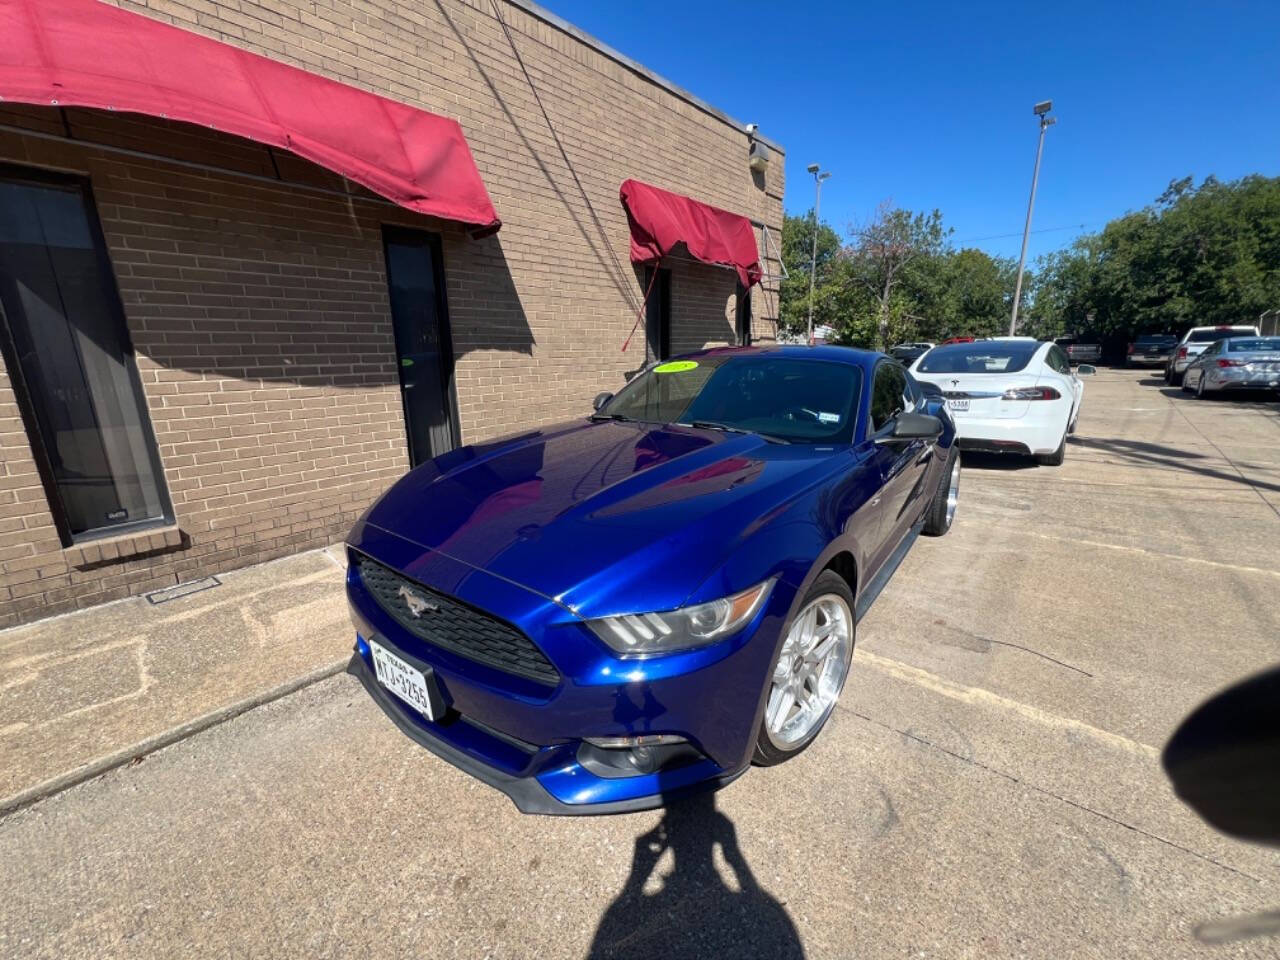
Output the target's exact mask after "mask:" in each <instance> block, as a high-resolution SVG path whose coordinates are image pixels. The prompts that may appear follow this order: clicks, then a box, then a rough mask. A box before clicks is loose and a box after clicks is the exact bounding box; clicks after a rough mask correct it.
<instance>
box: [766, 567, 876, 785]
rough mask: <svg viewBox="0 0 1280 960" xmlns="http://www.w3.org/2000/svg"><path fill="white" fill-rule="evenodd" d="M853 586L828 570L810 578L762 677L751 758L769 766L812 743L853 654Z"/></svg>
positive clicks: (823, 723)
mask: <svg viewBox="0 0 1280 960" xmlns="http://www.w3.org/2000/svg"><path fill="white" fill-rule="evenodd" d="M854 628H855V624H854V619H853V591H852V590H850V589H849V584H848V583H846V582H845V579H844V577H842V576H840V575H839V574H838V573H836V572H835V571H834V570H823V571H822V573H820V574H818V576H817V579H815V580H814V581H813V584H812V586H810V587H809V590H808V592H807V593H806V594H805V595H804V600H803V601H802V602H801V603H800V606H799V608H798V609H797V611H796V615H795V616H794V617H792V619H791V620H790V622H788V624H787V630H786V634H785V638H784V639H783V641H782V646H781V647H780V648H779V650H778V656H777V659H776V660H775V661H774V665H773V670H772V671H771V672H770V674H769V676H768V677H767V678H766V681H765V682H766V683H767V684H768V690H767V692H766V694H765V709H764V716H763V717H762V718H761V719H760V729H759V730H758V731H757V733H756V749H755V753H754V756H753V757H752V762H753V763H755V764H756V765H757V766H761V767H771V766H773V765H774V764H778V763H782V762H783V761H785V760H790V759H791V758H792V757H794V756H796V755H797V754H799V753H801V752H802V751H803V750H804V749H805V748H806V747H808V746H809V744H811V743H813V741H814V739H815V738H816V737H817V736H818V733H819V732H820V731H821V730H822V728H823V727H824V726H826V723H827V720H828V719H829V718H830V716H831V712H832V711H833V710H834V709H835V706H836V701H837V700H839V698H840V691H841V690H843V689H844V682H845V679H846V678H847V677H848V676H849V664H850V662H851V661H852V659H853V638H854Z"/></svg>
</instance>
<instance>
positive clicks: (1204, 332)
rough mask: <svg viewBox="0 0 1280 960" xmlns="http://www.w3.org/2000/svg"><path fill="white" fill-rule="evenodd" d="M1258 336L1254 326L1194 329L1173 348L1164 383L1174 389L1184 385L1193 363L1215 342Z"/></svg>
mask: <svg viewBox="0 0 1280 960" xmlns="http://www.w3.org/2000/svg"><path fill="white" fill-rule="evenodd" d="M1257 336H1260V334H1259V332H1258V328H1257V327H1254V326H1243V325H1242V326H1238V327H1233V326H1219V327H1192V328H1191V329H1190V330H1188V331H1187V332H1186V333H1185V334H1183V336H1182V339H1181V340H1179V341H1178V345H1177V346H1176V347H1174V348H1173V353H1172V354H1171V355H1170V356H1169V362H1168V363H1167V364H1166V365H1165V368H1164V382H1165V383H1167V384H1169V385H1170V386H1173V387H1176V386H1177V385H1178V384H1180V383H1182V375H1183V374H1184V373H1186V370H1187V367H1189V366H1190V365H1191V361H1193V360H1194V359H1195V358H1196V357H1198V356H1200V354H1202V353H1203V352H1204V351H1205V350H1206V349H1207V348H1208V346H1209V344H1211V343H1213V342H1214V341H1215V340H1221V339H1223V338H1224V337H1257Z"/></svg>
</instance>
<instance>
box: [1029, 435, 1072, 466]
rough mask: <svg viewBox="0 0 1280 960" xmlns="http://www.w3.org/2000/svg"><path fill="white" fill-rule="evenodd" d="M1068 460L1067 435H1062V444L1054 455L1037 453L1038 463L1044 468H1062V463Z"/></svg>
mask: <svg viewBox="0 0 1280 960" xmlns="http://www.w3.org/2000/svg"><path fill="white" fill-rule="evenodd" d="M1066 459H1067V435H1066V434H1065V433H1064V434H1063V435H1062V442H1061V443H1059V444H1058V449H1057V450H1055V451H1053V453H1037V454H1036V463H1038V464H1040V465H1041V466H1042V467H1060V466H1062V462H1063V461H1064V460H1066Z"/></svg>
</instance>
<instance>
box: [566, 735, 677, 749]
mask: <svg viewBox="0 0 1280 960" xmlns="http://www.w3.org/2000/svg"><path fill="white" fill-rule="evenodd" d="M586 741H587V743H590V744H593V745H594V746H597V747H600V748H601V749H604V750H625V749H627V748H628V747H660V746H663V745H665V744H668V743H686V742H687V741H686V740H685V738H684V737H678V736H676V735H675V734H674V733H642V734H638V735H636V736H634V737H587V738H586Z"/></svg>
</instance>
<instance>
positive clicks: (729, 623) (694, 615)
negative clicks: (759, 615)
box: [587, 579, 773, 657]
mask: <svg viewBox="0 0 1280 960" xmlns="http://www.w3.org/2000/svg"><path fill="white" fill-rule="evenodd" d="M772 588H773V580H772V579H770V580H766V581H765V582H764V583H761V584H757V585H756V586H754V587H752V588H751V589H750V590H744V591H742V593H738V594H734V595H733V596H732V597H725V598H724V599H722V600H711V601H708V602H707V603H699V604H696V605H694V606H692V607H681V608H680V609H679V610H665V611H663V612H661V613H639V614H635V613H628V614H621V615H619V616H616V617H601V618H600V619H599V620H588V621H587V626H588V627H590V628H591V631H592V632H593V633H594V634H595V635H596V636H597V637H599V638H600V639H601V640H603V641H604V642H605V643H607V644H608V645H609V646H610V647H612V648H613V649H614V650H616V651H618V653H620V654H622V655H623V656H624V657H653V656H657V655H658V654H662V653H672V652H674V651H676V650H689V649H691V648H693V647H701V646H705V645H706V644H708V643H715V642H716V641H717V640H720V639H722V638H724V637H727V636H729V634H731V633H733V632H734V631H735V630H737V629H739V628H740V627H742V626H744V625H745V624H746V623H747V621H749V620H750V619H751V618H752V617H753V616H754V615H755V612H756V611H757V610H759V609H760V607H761V606H763V605H764V601H765V599H766V598H767V597H768V596H769V591H770V590H771V589H772Z"/></svg>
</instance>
